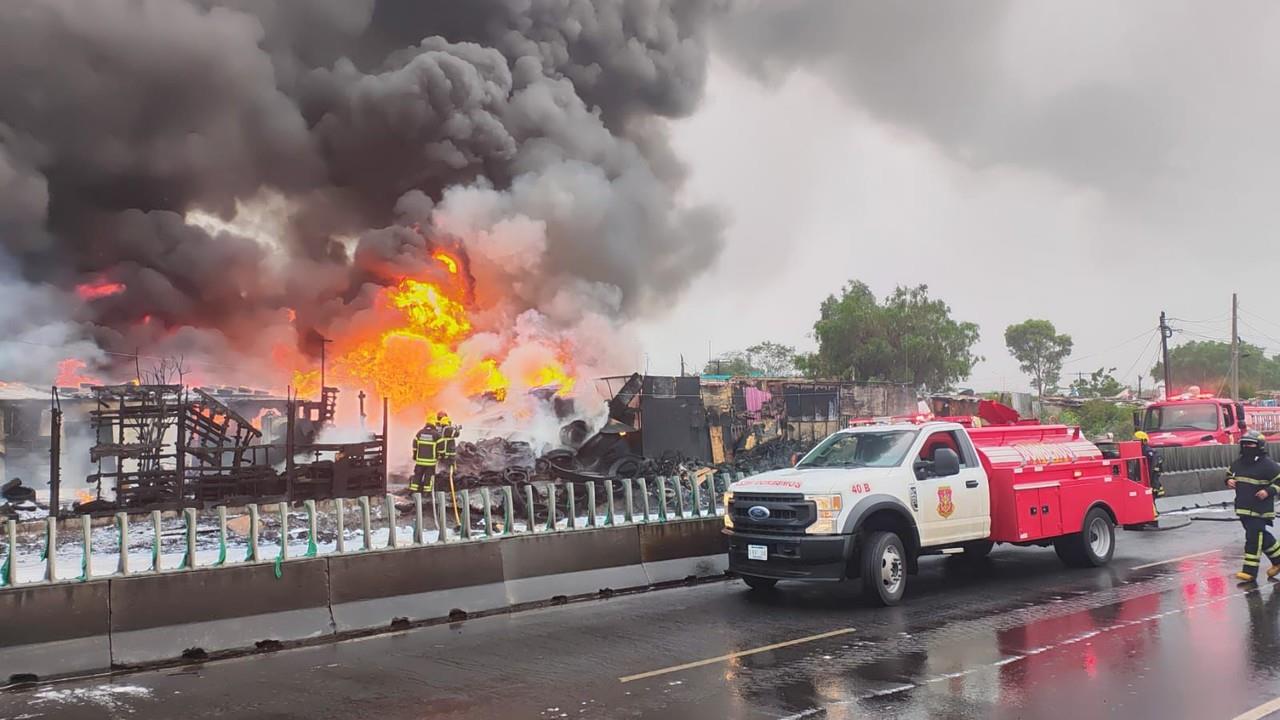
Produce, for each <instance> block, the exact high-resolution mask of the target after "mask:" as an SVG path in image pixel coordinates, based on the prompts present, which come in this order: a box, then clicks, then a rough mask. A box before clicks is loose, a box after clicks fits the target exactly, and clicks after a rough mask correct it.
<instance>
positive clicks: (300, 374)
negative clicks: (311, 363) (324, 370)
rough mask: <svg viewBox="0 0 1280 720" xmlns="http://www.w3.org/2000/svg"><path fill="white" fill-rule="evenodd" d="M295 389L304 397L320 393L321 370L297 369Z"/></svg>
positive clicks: (295, 372) (294, 380)
mask: <svg viewBox="0 0 1280 720" xmlns="http://www.w3.org/2000/svg"><path fill="white" fill-rule="evenodd" d="M293 389H294V391H295V392H297V393H298V395H300V396H302V397H310V396H314V395H319V394H320V371H319V370H308V371H303V370H295V371H294V373H293Z"/></svg>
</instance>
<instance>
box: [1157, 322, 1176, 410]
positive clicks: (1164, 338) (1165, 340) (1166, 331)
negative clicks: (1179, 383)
mask: <svg viewBox="0 0 1280 720" xmlns="http://www.w3.org/2000/svg"><path fill="white" fill-rule="evenodd" d="M1171 337H1173V328H1171V327H1169V323H1168V322H1167V321H1166V320H1165V316H1164V311H1163V310H1161V311H1160V357H1161V359H1162V360H1161V361H1162V362H1163V363H1164V399H1165V400H1168V399H1169V393H1170V392H1172V388H1173V383H1172V382H1171V381H1170V377H1171V373H1170V372H1169V338H1171Z"/></svg>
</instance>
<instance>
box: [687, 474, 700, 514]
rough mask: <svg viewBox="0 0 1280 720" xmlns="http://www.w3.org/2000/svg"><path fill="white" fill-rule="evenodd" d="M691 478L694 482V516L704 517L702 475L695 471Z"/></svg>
mask: <svg viewBox="0 0 1280 720" xmlns="http://www.w3.org/2000/svg"><path fill="white" fill-rule="evenodd" d="M689 479H690V480H691V481H692V482H693V516H694V517H702V476H700V475H698V474H697V473H694V474H693V475H690V476H689Z"/></svg>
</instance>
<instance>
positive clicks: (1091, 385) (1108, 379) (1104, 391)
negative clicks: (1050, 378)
mask: <svg viewBox="0 0 1280 720" xmlns="http://www.w3.org/2000/svg"><path fill="white" fill-rule="evenodd" d="M1115 371H1116V369H1115V368H1098V369H1097V370H1094V371H1093V372H1091V373H1089V377H1088V378H1087V379H1086V378H1080V379H1079V380H1076V381H1075V382H1073V383H1071V389H1072V390H1074V391H1075V394H1076V395H1079V396H1080V397H1085V398H1109V397H1115V396H1116V395H1119V394H1120V393H1122V392H1124V383H1122V382H1120V381H1119V380H1117V379H1116V378H1115V375H1113V374H1112V373H1114V372H1115Z"/></svg>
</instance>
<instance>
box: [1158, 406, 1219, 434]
mask: <svg viewBox="0 0 1280 720" xmlns="http://www.w3.org/2000/svg"><path fill="white" fill-rule="evenodd" d="M1143 429H1144V430H1147V431H1151V430H1217V429H1218V406H1217V405H1214V404H1213V403H1195V404H1192V405H1163V406H1158V407H1153V408H1147V421H1146V422H1145V423H1143Z"/></svg>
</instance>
